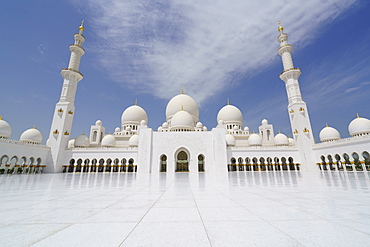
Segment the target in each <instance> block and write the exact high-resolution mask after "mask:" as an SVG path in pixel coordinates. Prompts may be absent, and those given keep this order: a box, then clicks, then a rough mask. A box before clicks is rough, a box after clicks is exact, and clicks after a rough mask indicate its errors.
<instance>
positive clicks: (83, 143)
mask: <svg viewBox="0 0 370 247" xmlns="http://www.w3.org/2000/svg"><path fill="white" fill-rule="evenodd" d="M89 146H90V141H89V138H88V137H87V136H86V135H85V134H82V135H80V136H79V137H77V138H76V140H75V147H89Z"/></svg>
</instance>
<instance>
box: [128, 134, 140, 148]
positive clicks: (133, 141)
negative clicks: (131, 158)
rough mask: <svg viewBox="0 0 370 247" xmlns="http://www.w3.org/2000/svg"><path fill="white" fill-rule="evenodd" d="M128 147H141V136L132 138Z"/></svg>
mask: <svg viewBox="0 0 370 247" xmlns="http://www.w3.org/2000/svg"><path fill="white" fill-rule="evenodd" d="M128 145H129V146H130V147H137V146H139V136H138V135H133V136H131V137H130V140H129V141H128Z"/></svg>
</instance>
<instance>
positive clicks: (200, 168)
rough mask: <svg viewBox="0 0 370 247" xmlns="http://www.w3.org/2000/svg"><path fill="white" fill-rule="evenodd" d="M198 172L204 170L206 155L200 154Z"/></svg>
mask: <svg viewBox="0 0 370 247" xmlns="http://www.w3.org/2000/svg"><path fill="white" fill-rule="evenodd" d="M198 172H204V156H203V155H202V154H199V155H198Z"/></svg>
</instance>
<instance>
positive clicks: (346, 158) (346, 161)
mask: <svg viewBox="0 0 370 247" xmlns="http://www.w3.org/2000/svg"><path fill="white" fill-rule="evenodd" d="M343 159H344V164H345V165H346V170H347V171H353V167H352V164H351V161H350V158H349V155H348V154H347V153H344V154H343Z"/></svg>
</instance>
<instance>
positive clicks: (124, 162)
mask: <svg viewBox="0 0 370 247" xmlns="http://www.w3.org/2000/svg"><path fill="white" fill-rule="evenodd" d="M126 163H127V160H126V159H125V158H123V159H122V160H121V164H122V165H121V172H125V171H126Z"/></svg>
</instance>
